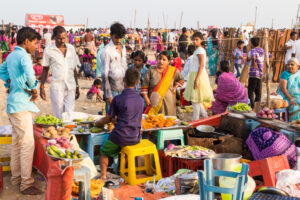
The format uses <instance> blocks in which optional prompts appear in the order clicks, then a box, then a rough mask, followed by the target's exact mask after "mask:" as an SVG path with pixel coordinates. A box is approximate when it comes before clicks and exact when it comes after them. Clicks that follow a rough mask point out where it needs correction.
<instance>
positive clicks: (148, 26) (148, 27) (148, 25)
mask: <svg viewBox="0 0 300 200" xmlns="http://www.w3.org/2000/svg"><path fill="white" fill-rule="evenodd" d="M149 39H150V19H149V16H148V22H147V42H146V45H147V53H146V54H147V56H148V53H149V52H148V51H149V49H148V48H149V42H150V41H149Z"/></svg>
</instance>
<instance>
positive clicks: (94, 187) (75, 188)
mask: <svg viewBox="0 0 300 200" xmlns="http://www.w3.org/2000/svg"><path fill="white" fill-rule="evenodd" d="M90 184H91V197H98V196H99V194H100V193H101V189H102V187H103V186H104V181H103V180H101V179H97V180H93V179H92V180H91V181H90ZM72 193H73V194H75V195H79V182H77V181H76V182H73V184H72Z"/></svg>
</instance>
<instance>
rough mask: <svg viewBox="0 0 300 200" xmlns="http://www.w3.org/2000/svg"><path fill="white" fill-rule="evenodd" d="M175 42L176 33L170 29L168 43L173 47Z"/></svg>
mask: <svg viewBox="0 0 300 200" xmlns="http://www.w3.org/2000/svg"><path fill="white" fill-rule="evenodd" d="M175 42H176V33H175V30H174V29H172V30H171V32H170V33H169V34H168V43H169V45H172V46H173V47H174V45H175Z"/></svg>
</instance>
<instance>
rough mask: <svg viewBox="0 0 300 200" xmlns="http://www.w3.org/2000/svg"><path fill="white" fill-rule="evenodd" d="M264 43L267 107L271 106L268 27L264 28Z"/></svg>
mask: <svg viewBox="0 0 300 200" xmlns="http://www.w3.org/2000/svg"><path fill="white" fill-rule="evenodd" d="M264 40H265V41H264V43H265V47H264V49H265V58H266V88H267V107H268V108H270V80H269V74H270V63H269V45H268V41H269V32H268V30H267V29H265V30H264Z"/></svg>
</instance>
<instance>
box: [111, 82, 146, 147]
mask: <svg viewBox="0 0 300 200" xmlns="http://www.w3.org/2000/svg"><path fill="white" fill-rule="evenodd" d="M143 111H144V101H143V99H142V97H141V96H140V95H139V94H138V93H136V92H135V90H134V89H132V88H127V89H124V90H123V92H122V93H121V94H120V95H118V96H116V97H115V98H114V99H113V100H112V103H111V105H110V108H109V112H108V114H109V115H110V116H111V117H112V118H115V117H117V123H116V125H115V128H114V129H113V131H112V132H111V134H110V135H109V139H110V140H111V141H112V142H113V143H115V144H116V145H118V146H121V147H123V146H128V145H135V144H138V143H139V142H140V139H141V132H140V129H141V125H142V114H143Z"/></svg>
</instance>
